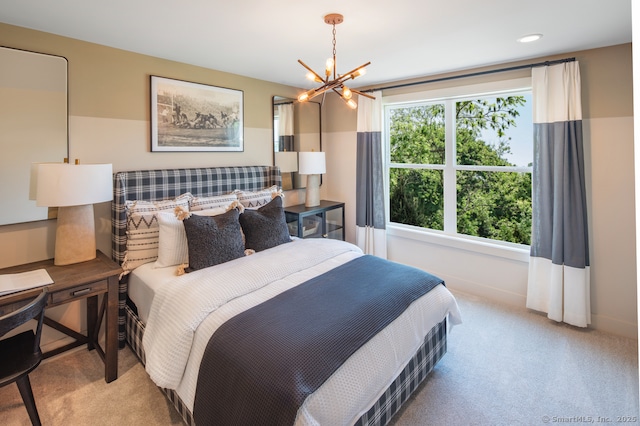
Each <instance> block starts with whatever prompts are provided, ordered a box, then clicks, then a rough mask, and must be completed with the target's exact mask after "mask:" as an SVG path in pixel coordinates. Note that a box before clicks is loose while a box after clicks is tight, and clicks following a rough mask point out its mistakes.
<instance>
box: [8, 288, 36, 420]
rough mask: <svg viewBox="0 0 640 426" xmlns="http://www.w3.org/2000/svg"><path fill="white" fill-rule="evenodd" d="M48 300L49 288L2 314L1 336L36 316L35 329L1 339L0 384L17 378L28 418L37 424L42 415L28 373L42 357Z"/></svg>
mask: <svg viewBox="0 0 640 426" xmlns="http://www.w3.org/2000/svg"><path fill="white" fill-rule="evenodd" d="M46 303H47V289H46V288H45V289H44V291H43V292H42V293H41V294H40V295H39V296H38V297H36V298H35V299H33V300H32V301H31V302H29V303H28V304H27V305H25V306H23V307H22V308H20V309H18V310H17V311H14V312H11V313H9V314H7V315H4V316H2V317H0V337H2V336H4V335H5V334H7V333H8V332H9V331H11V330H13V329H14V328H16V327H18V326H20V325H22V324H24V323H26V322H27V321H29V320H32V319H36V320H37V321H38V326H37V327H36V332H35V333H34V332H33V330H27V331H24V332H22V333H20V334H17V335H15V336H12V337H9V338H7V339H4V340H0V387H2V386H5V385H8V384H10V383H13V382H16V384H17V385H18V389H19V390H20V395H21V396H22V401H24V405H25V406H26V407H27V412H28V413H29V418H30V419H31V423H32V424H34V425H40V417H39V416H38V410H37V408H36V403H35V401H34V399H33V392H32V391H31V382H30V381H29V373H31V372H32V371H33V370H34V369H35V368H36V367H37V366H38V365H39V364H40V361H42V351H41V350H40V336H41V334H42V322H43V321H44V306H45V304H46Z"/></svg>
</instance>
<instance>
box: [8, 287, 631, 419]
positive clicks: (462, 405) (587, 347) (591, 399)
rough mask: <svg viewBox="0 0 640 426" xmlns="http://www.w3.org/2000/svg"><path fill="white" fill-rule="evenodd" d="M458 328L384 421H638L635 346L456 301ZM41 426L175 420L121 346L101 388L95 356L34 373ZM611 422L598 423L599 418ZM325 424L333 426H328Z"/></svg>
mask: <svg viewBox="0 0 640 426" xmlns="http://www.w3.org/2000/svg"><path fill="white" fill-rule="evenodd" d="M456 297H457V299H458V303H459V305H460V309H461V312H462V315H463V320H464V324H462V325H460V326H457V327H454V328H453V330H452V332H451V335H450V339H449V348H448V353H447V354H446V355H445V356H444V358H443V359H442V360H441V361H440V363H439V364H438V365H437V366H436V369H435V370H434V371H433V372H432V374H431V375H429V377H428V378H427V380H426V381H425V383H424V384H423V385H422V386H421V387H420V388H419V389H418V391H417V392H416V393H415V394H414V396H413V397H412V398H411V400H410V402H409V403H408V404H405V407H404V408H403V409H402V410H401V412H400V413H398V415H396V417H395V418H394V419H393V420H392V424H393V425H395V426H404V425H517V424H521V425H542V424H548V423H551V424H555V423H565V424H566V423H569V424H576V423H577V424H579V423H590V419H592V420H593V423H596V424H603V423H612V424H620V423H623V422H621V421H618V420H629V418H631V420H632V419H633V418H634V417H635V421H625V422H624V423H627V424H629V423H631V424H635V423H637V422H638V415H639V413H638V405H639V404H638V350H637V347H638V345H637V341H636V340H635V339H625V338H621V337H617V336H614V335H609V334H605V333H602V332H598V331H593V330H582V329H577V328H574V327H570V326H566V325H562V324H556V323H554V322H552V321H550V320H548V319H547V318H546V317H544V316H542V315H539V314H535V313H531V312H527V311H526V310H524V309H517V308H512V307H505V306H502V305H498V304H495V303H491V302H487V301H485V300H483V299H480V298H477V297H473V296H469V295H464V294H458V293H456ZM31 377H32V378H31V381H32V385H33V389H34V394H35V398H36V404H37V406H38V410H39V412H40V417H41V419H42V421H43V424H44V425H149V426H150V425H173V424H180V423H181V419H180V417H179V416H178V414H177V413H176V411H175V410H174V409H173V407H172V405H171V404H170V403H169V402H167V400H166V399H165V397H164V395H163V394H162V393H161V392H160V390H159V389H158V388H156V387H155V386H154V385H153V383H152V382H151V381H150V379H149V378H148V376H147V375H146V373H145V371H144V369H143V367H142V365H141V364H140V363H139V362H138V361H137V358H136V357H135V355H133V353H132V352H131V350H130V349H129V348H126V349H124V350H121V351H120V353H119V378H118V380H116V381H114V382H112V383H110V384H106V383H105V382H104V366H103V364H102V361H101V360H100V358H99V356H98V355H97V354H96V353H95V352H87V351H86V350H78V351H75V352H71V353H67V354H64V355H61V356H59V357H57V358H53V359H51V360H47V361H46V362H45V363H44V364H43V365H41V366H40V367H38V369H37V370H36V371H35V372H34V373H33V374H32V376H31ZM607 419H608V420H610V422H606V420H607ZM0 423H2V424H9V425H29V424H30V423H29V420H28V416H27V413H26V410H25V408H24V406H23V405H22V401H21V399H20V395H19V393H18V390H17V388H16V386H15V385H11V386H7V387H4V388H1V389H0ZM331 426H333V425H331Z"/></svg>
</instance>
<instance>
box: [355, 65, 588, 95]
mask: <svg viewBox="0 0 640 426" xmlns="http://www.w3.org/2000/svg"><path fill="white" fill-rule="evenodd" d="M575 60H576V58H565V59H556V60H553V61H544V62H537V63H535V64H527V65H517V66H513V67H508V68H498V69H494V70H487V71H478V72H473V73H469V74H460V75H453V76H449V77H441V78H434V79H432V80H422V81H414V82H411V83H404V84H396V85H393V86H383V87H377V88H374V89H367V90H361V92H374V91H376V90H389V89H398V88H400V87H408V86H417V85H419V84H427V83H438V82H440V81H447V80H455V79H458V78H467V77H477V76H481V75H487V74H495V73H499V72H506V71H516V70H521V69H526V68H534V67H545V66H549V65H556V64H563V63H565V62H574V61H575Z"/></svg>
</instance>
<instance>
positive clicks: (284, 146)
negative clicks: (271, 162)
mask: <svg viewBox="0 0 640 426" xmlns="http://www.w3.org/2000/svg"><path fill="white" fill-rule="evenodd" d="M278 151H289V152H290V151H295V149H293V104H292V103H288V104H282V105H278Z"/></svg>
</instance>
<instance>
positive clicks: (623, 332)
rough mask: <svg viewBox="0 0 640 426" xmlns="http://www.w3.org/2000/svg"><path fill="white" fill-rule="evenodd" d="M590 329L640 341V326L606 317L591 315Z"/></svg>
mask: <svg viewBox="0 0 640 426" xmlns="http://www.w3.org/2000/svg"><path fill="white" fill-rule="evenodd" d="M589 328H593V329H595V330H600V331H604V332H606V333H611V334H615V335H618V336H622V337H628V338H631V339H638V324H632V323H629V322H626V321H620V320H619V319H616V318H611V317H608V316H605V315H597V314H591V324H590V325H589Z"/></svg>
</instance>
